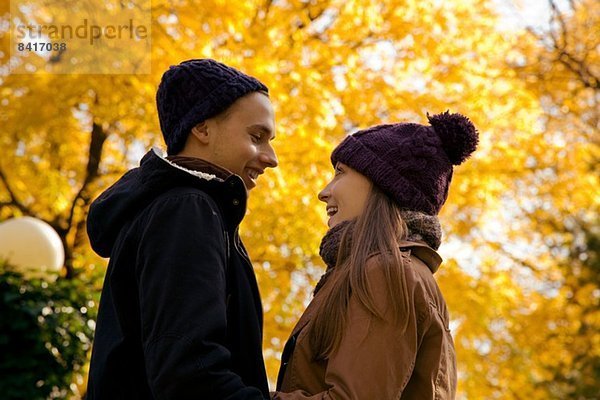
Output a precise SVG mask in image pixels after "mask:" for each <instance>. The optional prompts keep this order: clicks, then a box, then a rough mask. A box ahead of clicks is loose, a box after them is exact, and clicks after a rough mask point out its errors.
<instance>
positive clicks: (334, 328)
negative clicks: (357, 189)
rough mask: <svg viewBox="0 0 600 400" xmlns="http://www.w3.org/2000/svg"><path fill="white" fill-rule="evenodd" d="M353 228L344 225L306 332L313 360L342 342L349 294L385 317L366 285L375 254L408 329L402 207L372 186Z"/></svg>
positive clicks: (400, 319)
mask: <svg viewBox="0 0 600 400" xmlns="http://www.w3.org/2000/svg"><path fill="white" fill-rule="evenodd" d="M349 232H350V230H349V229H348V228H346V231H345V232H344V234H343V235H342V239H341V243H340V246H339V251H338V257H337V264H336V266H335V267H334V270H333V273H332V274H331V276H330V277H329V279H331V280H332V282H331V285H332V286H331V289H330V290H328V291H327V293H325V298H324V299H323V301H322V302H321V306H320V307H319V309H317V310H316V316H315V319H314V321H313V324H312V326H311V328H310V331H309V333H308V335H309V341H310V344H311V347H312V348H313V350H314V354H313V356H314V359H315V360H324V359H326V358H328V357H329V356H330V355H331V354H332V353H334V352H335V351H336V350H337V348H338V347H339V344H340V341H341V338H342V335H343V333H344V330H345V329H346V324H347V322H348V321H347V312H346V311H347V308H348V303H349V301H350V296H351V295H352V296H355V297H356V299H357V300H358V301H359V303H361V304H362V305H363V306H364V307H365V308H366V309H367V310H368V311H369V312H370V313H371V314H373V315H374V316H375V317H378V318H383V315H382V314H381V311H380V310H378V309H377V307H376V306H375V304H374V300H373V293H371V290H370V289H369V286H368V284H367V271H366V264H367V260H368V259H369V258H370V257H372V256H374V255H377V256H378V257H379V258H380V261H381V267H382V268H383V269H384V274H385V278H386V282H387V285H388V291H389V293H391V299H390V300H391V310H392V313H393V316H394V319H395V321H394V322H396V323H398V324H399V329H400V330H401V331H402V332H404V330H406V325H407V321H408V314H409V312H410V307H409V302H410V299H409V296H408V290H407V288H406V277H405V271H404V266H403V261H402V255H401V252H400V247H399V241H400V240H402V239H405V238H406V235H407V228H406V225H405V223H404V221H403V220H402V217H401V216H400V208H399V207H398V206H397V205H396V203H395V202H394V201H393V200H392V199H391V198H390V197H389V196H387V195H386V194H385V193H383V192H382V191H381V190H380V189H379V188H377V187H376V186H372V189H371V192H370V194H369V197H368V199H367V204H366V206H365V211H364V212H363V213H362V215H360V216H359V217H358V218H357V219H356V221H355V225H354V228H353V229H352V233H349ZM350 243H351V245H350ZM378 261H379V260H378Z"/></svg>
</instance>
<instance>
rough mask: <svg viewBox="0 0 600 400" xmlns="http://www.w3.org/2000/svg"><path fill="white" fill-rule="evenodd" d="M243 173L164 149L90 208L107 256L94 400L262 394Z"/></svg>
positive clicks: (91, 387) (95, 240) (97, 243)
mask: <svg viewBox="0 0 600 400" xmlns="http://www.w3.org/2000/svg"><path fill="white" fill-rule="evenodd" d="M246 197H247V195H246V189H245V187H244V183H243V181H242V179H241V178H240V177H239V176H237V175H229V177H227V178H226V179H219V178H218V177H217V176H215V175H210V174H207V173H202V172H195V171H189V170H186V169H185V168H181V167H180V166H178V165H176V164H174V163H171V162H169V161H168V160H166V159H164V158H163V157H161V156H160V155H158V154H157V153H156V151H154V150H153V151H150V152H149V153H147V154H146V155H145V156H144V158H143V159H142V161H141V164H140V167H139V168H135V169H133V170H131V171H129V172H128V173H126V174H125V175H124V176H123V177H122V178H121V179H120V180H119V181H118V182H117V183H115V184H114V185H113V186H112V187H110V188H109V189H108V190H107V191H106V192H104V193H103V194H102V195H101V196H100V197H99V198H98V199H96V200H95V201H94V203H93V204H92V206H91V209H90V213H89V217H88V234H89V237H90V241H91V244H92V247H93V249H94V250H95V251H96V252H97V253H98V254H99V255H101V256H103V257H110V262H109V265H108V270H107V273H106V278H105V281H104V287H103V289H102V297H101V300H100V309H99V313H98V321H97V324H96V335H95V339H94V347H93V351H92V361H91V366H90V373H89V383H88V394H87V399H89V400H98V399H100V400H104V399H106V400H117V399H127V400H133V399H173V400H185V399H196V400H199V399H228V400H229V399H230V400H233V399H263V398H268V397H269V394H268V384H267V378H266V372H265V367H264V361H263V355H262V323H263V321H262V305H261V301H260V296H259V292H258V286H257V283H256V277H255V275H254V271H253V269H252V264H251V263H250V260H249V259H248V256H247V254H246V251H245V249H244V247H243V244H242V242H241V241H240V239H239V237H238V234H237V228H238V225H239V223H240V222H241V220H242V218H243V216H244V214H245V207H246Z"/></svg>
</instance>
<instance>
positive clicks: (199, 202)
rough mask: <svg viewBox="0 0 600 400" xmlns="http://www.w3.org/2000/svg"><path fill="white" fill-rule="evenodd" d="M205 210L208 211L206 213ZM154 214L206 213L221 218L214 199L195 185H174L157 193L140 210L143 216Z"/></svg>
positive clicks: (192, 216)
mask: <svg viewBox="0 0 600 400" xmlns="http://www.w3.org/2000/svg"><path fill="white" fill-rule="evenodd" d="M207 211H209V212H208V213H207ZM156 214H173V216H174V217H175V216H179V218H180V217H181V216H182V215H184V216H189V218H191V219H193V218H194V215H195V214H198V215H199V216H200V215H203V214H208V215H212V216H215V217H217V218H218V219H219V220H220V219H221V218H222V213H221V210H220V208H219V206H218V205H217V202H216V201H215V199H213V197H212V196H210V195H209V194H208V193H207V192H206V191H204V190H202V189H200V188H195V187H175V188H171V189H169V190H166V191H165V192H163V193H161V194H159V195H158V196H156V197H155V198H154V200H152V201H151V202H150V203H149V204H148V206H147V207H146V208H145V209H144V210H143V211H142V215H145V218H148V217H151V216H153V215H156Z"/></svg>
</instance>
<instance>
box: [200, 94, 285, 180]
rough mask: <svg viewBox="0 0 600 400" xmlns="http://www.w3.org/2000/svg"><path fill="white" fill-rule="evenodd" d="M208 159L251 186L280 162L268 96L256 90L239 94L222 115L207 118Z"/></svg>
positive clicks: (271, 107)
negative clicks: (239, 96) (273, 141)
mask: <svg viewBox="0 0 600 400" xmlns="http://www.w3.org/2000/svg"><path fill="white" fill-rule="evenodd" d="M206 129H207V130H208V136H209V143H208V146H209V153H210V159H209V160H208V161H210V162H212V163H214V164H217V165H220V166H221V167H224V168H227V169H228V170H229V171H231V172H233V173H234V174H236V175H239V176H240V177H241V178H242V179H243V180H244V183H245V184H246V189H248V190H250V189H252V188H254V187H255V186H256V179H257V178H258V176H259V175H261V174H262V173H263V172H264V170H265V169H267V168H274V167H276V166H277V164H278V161H277V156H276V155H275V151H274V150H273V147H272V146H271V140H273V139H274V138H275V119H274V113H273V106H272V105H271V101H270V100H269V98H268V97H267V96H266V95H264V94H262V93H260V92H253V93H250V94H248V95H246V96H244V97H241V98H239V99H238V100H237V101H236V102H235V103H233V104H232V105H231V107H230V108H229V109H227V110H226V111H225V112H224V113H223V114H222V115H219V116H217V117H214V118H209V119H208V120H206Z"/></svg>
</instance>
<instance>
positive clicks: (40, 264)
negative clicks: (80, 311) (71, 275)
mask: <svg viewBox="0 0 600 400" xmlns="http://www.w3.org/2000/svg"><path fill="white" fill-rule="evenodd" d="M0 260H3V261H6V262H7V264H8V265H10V266H12V267H14V268H15V269H16V270H17V271H18V272H21V273H22V274H23V275H24V276H25V277H31V278H44V279H47V280H54V279H56V277H57V275H58V273H59V272H60V270H61V269H62V267H63V264H64V261H65V253H64V249H63V246H62V242H61V240H60V237H59V236H58V233H56V231H55V230H54V229H53V228H52V227H51V226H50V225H48V224H47V223H46V222H44V221H41V220H39V219H36V218H32V217H20V218H12V219H9V220H6V221H4V222H2V223H0Z"/></svg>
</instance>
